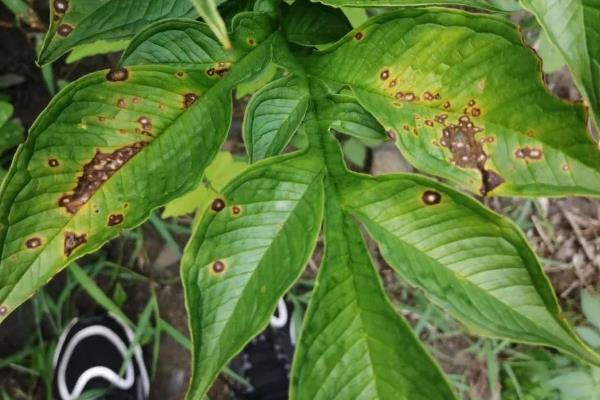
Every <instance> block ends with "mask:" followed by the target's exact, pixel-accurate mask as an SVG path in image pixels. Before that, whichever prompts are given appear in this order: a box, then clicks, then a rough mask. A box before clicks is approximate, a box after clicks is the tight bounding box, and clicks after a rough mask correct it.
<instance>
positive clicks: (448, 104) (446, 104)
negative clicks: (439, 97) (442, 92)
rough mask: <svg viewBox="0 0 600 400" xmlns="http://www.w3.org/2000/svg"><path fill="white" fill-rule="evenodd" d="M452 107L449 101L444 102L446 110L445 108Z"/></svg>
mask: <svg viewBox="0 0 600 400" xmlns="http://www.w3.org/2000/svg"><path fill="white" fill-rule="evenodd" d="M450 106H451V104H450V102H449V101H446V102H444V108H445V109H448V108H450Z"/></svg>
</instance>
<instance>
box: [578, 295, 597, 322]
mask: <svg viewBox="0 0 600 400" xmlns="http://www.w3.org/2000/svg"><path fill="white" fill-rule="evenodd" d="M581 308H582V310H583V314H584V315H585V318H586V319H587V320H588V321H589V322H590V323H591V324H592V325H594V326H595V327H596V328H597V329H600V296H599V295H598V294H597V293H595V292H590V291H588V290H584V291H582V292H581Z"/></svg>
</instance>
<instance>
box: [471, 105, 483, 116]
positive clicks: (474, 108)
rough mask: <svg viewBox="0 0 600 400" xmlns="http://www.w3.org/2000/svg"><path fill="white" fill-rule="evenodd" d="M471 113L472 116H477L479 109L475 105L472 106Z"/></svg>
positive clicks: (479, 113)
mask: <svg viewBox="0 0 600 400" xmlns="http://www.w3.org/2000/svg"><path fill="white" fill-rule="evenodd" d="M471 115H472V116H474V117H479V116H480V115H481V110H480V109H479V108H477V107H473V108H472V109H471Z"/></svg>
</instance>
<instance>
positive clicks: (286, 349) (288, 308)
mask: <svg viewBox="0 0 600 400" xmlns="http://www.w3.org/2000/svg"><path fill="white" fill-rule="evenodd" d="M295 345H296V337H295V326H294V322H293V318H292V305H291V303H286V302H285V301H284V300H283V299H281V300H279V303H278V305H277V310H276V311H275V314H274V315H273V316H272V317H271V323H270V324H269V326H268V327H267V328H266V329H265V330H264V331H263V332H262V333H261V334H260V335H258V336H257V337H256V338H254V339H253V340H252V342H250V343H249V344H248V345H247V346H246V347H245V348H244V350H243V351H242V353H241V354H240V355H238V356H237V357H236V358H235V359H234V360H233V361H232V362H231V364H230V367H231V369H232V370H233V371H235V372H236V373H237V374H238V375H240V376H241V377H242V378H244V379H245V380H246V381H247V382H248V383H249V386H248V385H242V384H239V383H234V384H233V385H232V386H233V390H234V391H235V392H236V394H237V395H238V396H240V397H241V398H242V399H245V400H286V399H287V398H288V388H289V376H290V367H291V362H292V356H293V354H294V347H295Z"/></svg>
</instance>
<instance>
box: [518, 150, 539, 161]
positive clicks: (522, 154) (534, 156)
mask: <svg viewBox="0 0 600 400" xmlns="http://www.w3.org/2000/svg"><path fill="white" fill-rule="evenodd" d="M543 155H544V152H543V151H542V149H536V148H529V147H523V148H522V149H517V150H516V151H515V157H516V158H518V159H521V160H540V159H541V158H542V157H543Z"/></svg>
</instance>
